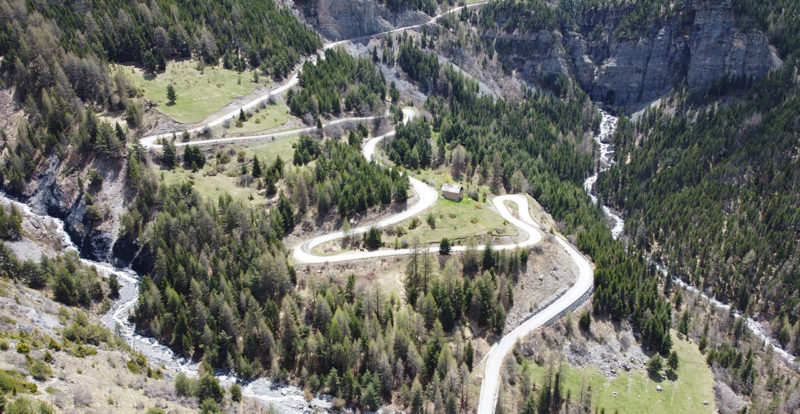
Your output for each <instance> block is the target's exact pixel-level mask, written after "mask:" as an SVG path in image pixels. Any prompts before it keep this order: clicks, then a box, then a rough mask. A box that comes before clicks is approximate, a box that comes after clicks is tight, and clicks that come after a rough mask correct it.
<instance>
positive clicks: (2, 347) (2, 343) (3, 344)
mask: <svg viewBox="0 0 800 414" xmlns="http://www.w3.org/2000/svg"><path fill="white" fill-rule="evenodd" d="M0 351H8V341H6V340H5V339H0Z"/></svg>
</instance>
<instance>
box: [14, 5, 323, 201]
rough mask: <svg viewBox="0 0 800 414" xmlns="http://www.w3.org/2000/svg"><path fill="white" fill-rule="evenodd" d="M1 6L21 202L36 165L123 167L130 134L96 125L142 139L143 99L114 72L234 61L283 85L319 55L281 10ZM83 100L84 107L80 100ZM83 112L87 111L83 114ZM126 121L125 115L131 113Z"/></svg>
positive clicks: (312, 38) (313, 41) (313, 39)
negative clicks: (123, 67)
mask: <svg viewBox="0 0 800 414" xmlns="http://www.w3.org/2000/svg"><path fill="white" fill-rule="evenodd" d="M257 3H258V6H257V7H256V4H255V3H254V2H252V1H246V0H243V1H227V2H222V3H220V2H210V3H209V2H189V3H177V2H174V1H160V2H151V3H149V4H146V3H137V2H122V1H112V2H100V3H97V2H93V3H92V4H91V6H89V5H77V4H73V5H68V4H66V3H64V4H61V3H47V4H45V3H34V2H27V3H26V2H12V1H6V0H3V1H2V2H0V11H1V12H0V55H2V57H3V58H2V61H0V76H1V77H2V81H3V84H4V85H6V86H8V87H13V91H14V92H15V94H16V95H15V98H16V99H17V100H18V101H19V102H20V105H21V106H24V108H25V112H26V115H27V117H26V118H25V119H23V120H22V121H21V122H20V125H19V126H18V131H2V133H12V132H13V133H14V135H16V138H17V139H16V140H12V141H11V142H5V144H6V145H9V146H10V147H11V148H9V149H10V150H11V152H12V155H11V156H10V157H7V158H6V159H5V163H4V166H3V168H2V171H0V173H1V174H2V180H3V182H4V183H3V186H4V187H8V188H9V189H10V190H11V191H12V192H20V191H22V188H23V186H24V184H25V183H26V182H28V181H29V180H30V179H31V177H32V174H33V173H34V171H35V170H36V168H37V167H38V165H39V164H40V163H41V162H42V161H43V160H44V159H46V158H47V157H48V156H50V155H52V153H53V152H54V151H55V152H59V153H64V152H65V149H66V148H67V147H68V146H69V145H72V146H73V148H77V149H78V150H79V151H80V152H81V154H82V155H90V154H91V155H93V156H98V157H110V158H121V157H122V156H124V151H123V148H124V144H125V142H126V139H127V137H126V135H127V134H126V132H125V131H124V130H123V128H120V127H119V125H117V126H116V127H115V126H114V125H109V124H108V123H106V122H105V121H102V120H100V119H99V118H98V117H97V116H95V114H94V112H95V111H96V110H110V111H113V112H116V113H122V114H123V115H124V118H125V120H126V121H127V127H128V128H129V129H131V130H135V129H137V128H138V127H139V126H140V124H141V122H142V117H143V116H144V107H143V104H142V102H141V100H139V99H137V95H138V91H136V89H135V88H134V86H133V85H132V84H131V83H130V82H129V81H128V80H127V79H126V78H125V77H124V76H123V75H122V74H121V73H119V72H118V73H116V74H114V75H112V74H111V72H110V71H109V69H108V62H126V63H127V62H133V63H135V64H138V65H142V66H143V67H144V68H145V69H146V70H149V71H158V70H159V69H163V66H164V60H165V59H171V58H174V59H185V58H190V57H194V58H198V59H203V60H204V61H205V62H206V63H209V64H217V62H218V59H219V58H220V57H221V56H223V55H226V56H231V55H235V56H236V59H239V60H242V61H246V62H247V63H248V64H249V65H252V66H256V67H260V68H261V70H262V71H263V72H265V73H267V74H269V75H272V76H274V77H276V78H281V77H283V76H285V75H286V74H288V73H289V72H290V71H291V69H292V67H294V65H295V64H296V63H297V62H298V61H299V59H300V56H301V55H303V54H307V53H311V52H313V51H314V50H316V49H317V48H318V47H319V46H320V41H319V39H318V38H317V36H316V35H315V34H314V33H313V32H312V31H311V30H310V29H308V28H306V27H304V26H303V25H302V24H301V23H300V22H298V21H297V20H296V19H295V18H294V17H293V16H291V14H290V13H289V12H288V11H286V10H282V9H280V8H278V7H277V6H276V5H275V4H274V3H273V2H271V1H268V2H257ZM76 99H77V100H76ZM81 103H84V104H86V105H87V106H86V107H84V106H83V105H81ZM123 111H124V112H123Z"/></svg>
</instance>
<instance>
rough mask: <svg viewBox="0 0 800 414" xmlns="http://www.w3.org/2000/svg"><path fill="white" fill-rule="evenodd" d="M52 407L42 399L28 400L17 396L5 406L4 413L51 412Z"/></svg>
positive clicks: (48, 413)
mask: <svg viewBox="0 0 800 414" xmlns="http://www.w3.org/2000/svg"><path fill="white" fill-rule="evenodd" d="M54 412H55V411H53V407H51V406H50V404H47V403H46V402H44V401H34V400H29V399H27V398H25V397H19V398H17V399H16V400H14V402H12V403H11V404H9V405H8V406H7V407H6V408H5V413H6V414H52V413H54Z"/></svg>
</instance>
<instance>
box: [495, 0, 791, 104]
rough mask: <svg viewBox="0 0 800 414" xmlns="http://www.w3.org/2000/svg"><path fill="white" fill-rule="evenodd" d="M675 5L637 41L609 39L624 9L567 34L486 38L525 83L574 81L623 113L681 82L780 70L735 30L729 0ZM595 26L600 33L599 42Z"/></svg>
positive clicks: (766, 50)
mask: <svg viewBox="0 0 800 414" xmlns="http://www.w3.org/2000/svg"><path fill="white" fill-rule="evenodd" d="M679 7H680V9H679V10H678V13H677V15H676V16H674V17H672V18H669V19H667V20H666V21H665V22H664V23H663V24H661V25H660V26H659V27H653V28H651V29H649V30H648V31H646V32H645V33H644V34H642V35H640V36H638V38H636V39H617V38H615V36H614V35H613V33H614V29H615V28H616V26H617V24H618V22H619V19H620V18H621V17H622V16H623V15H624V14H625V10H624V9H620V10H606V11H603V12H600V13H594V14H591V15H587V16H584V17H583V18H582V22H581V24H580V28H579V29H578V30H576V31H570V32H567V33H561V32H560V31H545V30H542V31H539V32H537V33H512V34H508V33H505V32H489V33H485V36H486V37H488V38H490V39H494V40H495V45H496V48H497V50H498V52H499V53H500V54H501V59H503V60H504V61H505V63H506V65H507V66H508V68H510V69H513V70H516V71H517V72H518V73H519V74H520V75H521V76H522V77H523V78H524V79H526V80H531V81H538V80H541V79H543V78H545V77H547V76H553V75H560V74H563V75H566V76H571V77H574V78H575V79H576V80H577V81H578V82H579V83H580V85H581V86H582V87H583V88H584V90H586V91H587V92H588V93H589V95H590V96H591V97H592V99H594V100H600V101H604V102H606V103H609V104H613V105H618V106H625V107H633V106H637V105H639V104H642V103H648V102H651V101H653V100H655V99H657V98H659V97H660V96H662V95H664V94H665V93H667V92H669V91H670V89H672V88H674V87H676V86H679V85H681V84H683V83H685V84H686V85H687V86H688V87H689V88H690V89H694V88H700V87H703V86H705V85H708V84H710V83H711V82H713V81H714V80H715V79H718V78H720V77H722V76H723V75H725V74H727V75H728V76H746V77H752V78H754V79H758V78H761V77H763V76H765V75H766V74H767V73H768V72H769V71H770V70H772V69H774V68H776V67H778V66H780V65H781V64H782V62H781V60H780V59H779V58H778V57H777V56H776V54H775V51H774V48H772V47H770V45H769V42H768V40H767V38H766V36H764V34H763V33H761V32H758V31H755V30H751V31H748V32H743V31H742V30H740V29H739V28H738V27H737V26H736V22H735V17H734V15H733V11H732V9H731V4H730V1H729V0H723V1H711V0H694V1H687V2H685V3H683V4H682V5H681V6H679ZM598 25H599V27H602V28H604V30H603V35H602V36H600V37H599V38H597V37H598V36H597V32H596V28H597V27H598ZM593 32H594V33H593Z"/></svg>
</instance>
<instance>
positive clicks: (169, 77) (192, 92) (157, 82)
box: [114, 60, 271, 123]
mask: <svg viewBox="0 0 800 414" xmlns="http://www.w3.org/2000/svg"><path fill="white" fill-rule="evenodd" d="M196 67H197V62H196V61H193V60H185V61H178V62H169V63H168V64H167V69H166V71H165V72H164V73H159V74H158V75H157V76H155V77H153V78H150V77H149V76H145V74H144V72H142V70H141V69H139V68H135V67H132V66H125V65H114V68H115V69H116V70H119V71H122V72H124V73H126V74H127V75H128V77H129V78H130V79H132V80H133V82H134V84H135V85H136V87H138V88H139V89H140V90H142V91H143V93H144V96H145V98H146V99H149V100H152V101H155V102H158V109H159V110H160V111H161V112H163V113H165V114H166V115H169V116H170V117H172V118H174V119H175V120H176V121H179V122H187V123H192V122H199V121H201V120H203V119H204V118H205V117H207V116H208V115H211V114H212V113H214V112H215V111H217V110H219V109H220V108H222V107H223V106H225V105H226V104H227V103H229V102H230V101H231V100H232V99H234V98H237V97H240V96H243V95H247V94H248V93H250V92H252V91H253V89H254V88H255V86H256V84H255V83H253V82H252V75H250V73H248V72H245V73H241V74H239V73H237V72H236V71H233V70H228V69H223V68H222V67H221V66H213V67H212V66H206V67H205V69H204V70H203V72H202V73H201V72H200V71H198V70H197V68H196ZM265 80H266V78H262V81H261V82H262V84H263V82H264V81H265ZM168 84H172V85H173V86H174V87H175V92H176V93H177V96H178V98H177V99H176V100H175V105H168V103H167V85H168ZM268 119H271V118H268Z"/></svg>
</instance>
